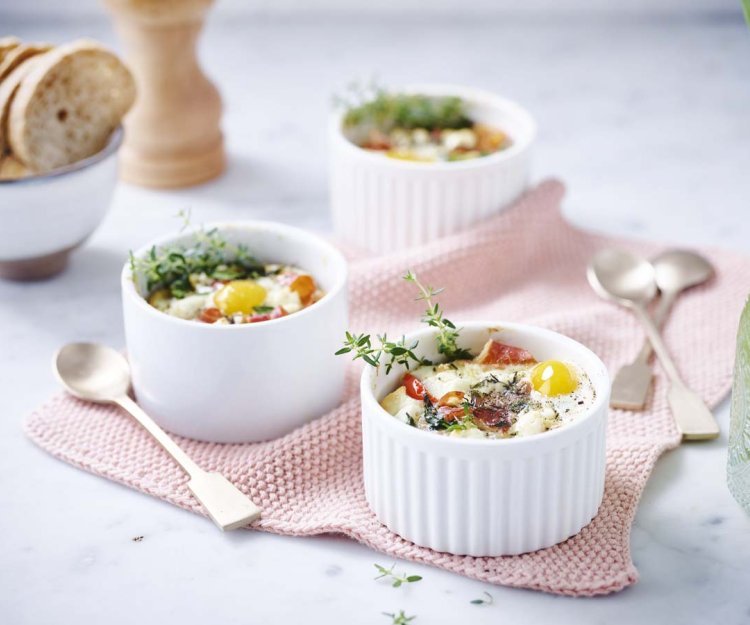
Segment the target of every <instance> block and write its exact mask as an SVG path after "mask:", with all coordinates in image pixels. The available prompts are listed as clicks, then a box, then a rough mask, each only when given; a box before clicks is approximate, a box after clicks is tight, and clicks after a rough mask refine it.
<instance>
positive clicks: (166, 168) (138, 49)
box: [104, 0, 225, 187]
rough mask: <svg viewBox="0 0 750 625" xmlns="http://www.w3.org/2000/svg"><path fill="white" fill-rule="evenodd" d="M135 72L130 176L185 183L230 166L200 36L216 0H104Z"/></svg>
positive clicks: (126, 173)
mask: <svg viewBox="0 0 750 625" xmlns="http://www.w3.org/2000/svg"><path fill="white" fill-rule="evenodd" d="M104 3H105V4H106V5H107V7H108V8H109V9H110V11H111V12H112V14H113V16H114V20H115V28H116V30H117V32H118V34H119V35H120V37H121V38H122V40H123V42H124V45H125V48H126V57H127V61H128V64H129V66H130V68H131V69H132V71H133V74H134V75H135V80H136V85H137V87H138V98H137V100H136V103H135V106H134V107H133V109H132V110H131V112H130V113H129V114H128V116H127V117H126V119H125V130H126V138H125V144H124V145H123V147H122V150H121V152H120V175H121V177H122V179H123V180H126V181H127V182H132V183H134V184H138V185H144V186H149V187H185V186H189V185H193V184H197V183H199V182H204V181H206V180H210V179H211V178H215V177H216V176H218V175H219V174H221V172H222V171H223V170H224V166H225V158H224V142H223V138H222V135H221V130H220V128H219V123H220V120H221V96H220V95H219V92H218V91H217V90H216V87H214V86H213V85H212V84H211V82H210V81H209V80H208V79H207V78H206V76H205V75H204V74H203V72H202V71H201V68H200V67H199V65H198V60H197V58H196V49H195V47H196V41H197V39H198V35H199V33H200V31H201V28H202V27H203V21H204V19H205V16H206V12H207V11H208V9H209V8H210V6H211V4H213V0H104Z"/></svg>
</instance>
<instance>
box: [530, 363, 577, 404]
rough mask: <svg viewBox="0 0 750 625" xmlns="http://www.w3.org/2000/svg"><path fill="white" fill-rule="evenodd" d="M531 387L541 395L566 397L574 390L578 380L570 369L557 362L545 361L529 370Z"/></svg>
mask: <svg viewBox="0 0 750 625" xmlns="http://www.w3.org/2000/svg"><path fill="white" fill-rule="evenodd" d="M531 385H532V386H533V387H534V389H535V390H537V391H539V392H540V393H541V394H542V395H547V396H548V397H552V396H555V395H567V394H568V393H572V392H573V391H574V390H576V387H577V386H578V380H577V379H576V376H575V374H574V373H573V372H572V371H571V370H570V367H568V365H566V364H565V363H564V362H560V361H559V360H545V361H544V362H540V363H539V364H538V365H535V366H534V368H533V369H532V370H531Z"/></svg>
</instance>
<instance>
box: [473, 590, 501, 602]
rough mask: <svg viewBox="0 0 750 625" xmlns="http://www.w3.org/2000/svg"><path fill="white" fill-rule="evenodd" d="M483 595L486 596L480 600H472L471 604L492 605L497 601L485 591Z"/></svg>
mask: <svg viewBox="0 0 750 625" xmlns="http://www.w3.org/2000/svg"><path fill="white" fill-rule="evenodd" d="M482 594H483V595H484V597H482V598H479V599H472V600H471V601H469V603H471V604H472V605H492V604H493V603H494V602H495V599H494V598H493V597H492V595H491V594H490V593H488V592H487V591H484V592H483V593H482ZM485 597H486V598H485Z"/></svg>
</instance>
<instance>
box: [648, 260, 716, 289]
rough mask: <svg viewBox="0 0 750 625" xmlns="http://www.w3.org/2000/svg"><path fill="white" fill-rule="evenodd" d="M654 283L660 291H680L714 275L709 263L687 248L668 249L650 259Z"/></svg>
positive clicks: (701, 282)
mask: <svg viewBox="0 0 750 625" xmlns="http://www.w3.org/2000/svg"><path fill="white" fill-rule="evenodd" d="M651 264H652V265H653V267H654V272H655V276H656V284H657V286H658V287H659V290H660V291H662V292H666V291H669V292H680V291H683V290H685V289H689V288H690V287H694V286H698V285H699V284H703V283H704V282H706V281H708V280H710V279H711V278H712V277H713V275H714V268H713V266H712V265H711V263H710V262H709V261H708V260H707V259H706V258H704V257H703V256H701V255H700V254H696V253H695V252H691V251H689V250H668V251H666V252H663V253H661V254H659V255H658V256H657V257H656V258H654V259H653V260H652V261H651Z"/></svg>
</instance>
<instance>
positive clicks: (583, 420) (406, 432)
mask: <svg viewBox="0 0 750 625" xmlns="http://www.w3.org/2000/svg"><path fill="white" fill-rule="evenodd" d="M456 326H457V327H458V328H462V329H463V328H472V329H478V330H482V329H485V330H488V331H489V330H498V331H501V330H505V329H508V330H520V331H526V330H530V331H532V332H536V333H540V334H542V335H547V336H549V337H555V338H558V339H562V340H563V342H568V343H570V344H573V345H575V346H576V347H577V348H580V349H581V350H583V351H585V352H588V354H589V355H590V356H591V357H593V358H594V360H595V362H597V363H598V364H599V368H600V371H601V372H602V373H603V376H604V379H603V380H602V388H601V389H600V388H597V387H596V385H595V389H596V398H595V399H594V403H593V404H592V405H591V407H590V408H589V409H588V410H587V411H586V412H585V413H584V414H583V415H582V416H580V417H578V418H577V419H576V420H575V421H573V422H571V423H568V424H566V425H565V426H563V427H559V428H555V429H552V430H547V431H546V432H542V433H539V434H534V435H531V436H521V437H513V438H503V439H490V438H464V437H459V436H442V435H440V434H436V433H435V432H428V431H425V430H421V429H419V428H416V427H414V426H411V425H407V424H406V423H403V422H402V421H399V420H398V419H396V418H394V417H393V415H391V414H390V413H388V412H387V411H386V410H385V409H384V408H383V407H382V406H381V405H380V403H379V402H378V401H377V399H376V398H375V395H374V393H373V389H372V386H373V382H374V381H375V376H376V375H379V371H380V370H378V369H375V368H373V367H369V366H366V367H365V369H364V370H363V372H362V375H361V377H360V398H361V401H362V407H363V408H362V409H363V411H364V405H365V403H367V404H368V405H369V407H372V408H373V409H374V411H375V414H376V415H377V416H376V418H377V419H381V420H382V422H383V423H385V424H388V425H387V426H386V427H390V428H396V429H395V432H396V434H397V435H401V436H416V437H417V439H418V440H422V441H424V442H427V443H429V441H432V443H431V444H434V445H446V446H453V445H456V446H459V447H460V446H464V447H465V446H491V445H496V446H498V447H499V446H507V445H514V446H518V445H534V444H538V445H541V444H544V443H543V441H550V440H552V441H554V440H555V439H559V438H561V437H562V438H567V437H570V436H573V435H574V433H575V432H576V431H577V430H578V429H580V428H581V427H584V426H585V425H586V424H587V423H588V422H590V421H591V420H592V419H593V418H594V417H595V416H596V415H599V414H602V413H604V414H606V412H607V406H608V405H609V396H610V392H611V381H610V377H609V373H608V371H607V368H606V366H605V365H604V363H603V362H602V360H601V358H599V356H598V355H597V354H596V353H595V352H594V351H592V350H591V349H589V348H588V347H586V346H585V345H583V344H582V343H580V342H578V341H576V340H575V339H572V338H570V337H569V336H566V335H565V334H562V333H561V332H556V331H555V330H550V329H548V328H543V327H541V326H535V325H531V324H524V323H516V322H498V321H490V322H487V321H474V320H472V321H463V322H456ZM435 333H436V330H435V329H433V328H425V329H421V330H418V331H416V332H412V333H410V334H407V335H405V340H406V342H407V343H408V342H410V341H412V340H414V339H418V340H422V339H423V338H424V337H427V336H434V335H435ZM521 347H523V346H521ZM586 373H587V374H588V375H591V373H590V372H589V371H586ZM592 383H594V380H592ZM424 437H430V438H424Z"/></svg>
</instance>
